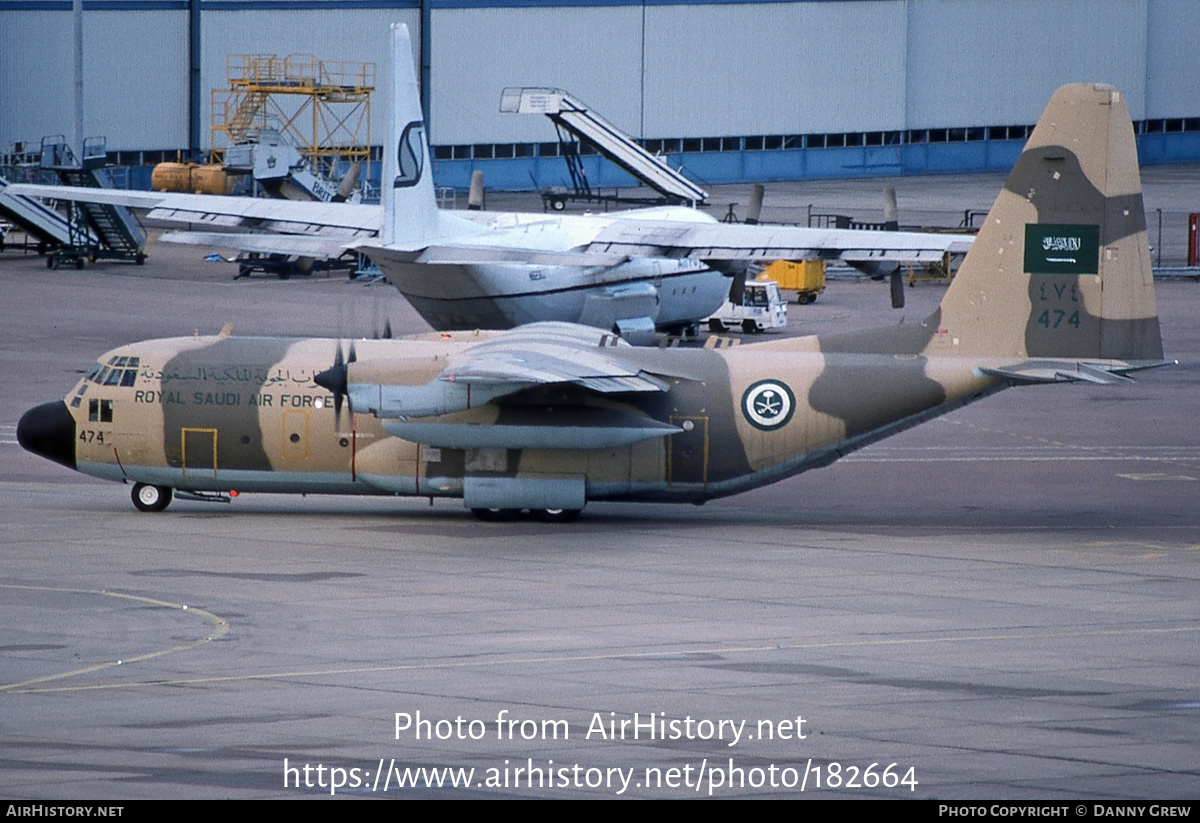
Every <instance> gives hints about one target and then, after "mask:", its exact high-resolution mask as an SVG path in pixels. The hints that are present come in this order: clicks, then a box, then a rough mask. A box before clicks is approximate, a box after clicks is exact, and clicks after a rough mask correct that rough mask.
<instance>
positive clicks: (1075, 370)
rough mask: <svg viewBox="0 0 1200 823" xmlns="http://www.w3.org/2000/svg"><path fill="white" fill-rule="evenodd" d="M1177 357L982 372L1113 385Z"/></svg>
mask: <svg viewBox="0 0 1200 823" xmlns="http://www.w3.org/2000/svg"><path fill="white" fill-rule="evenodd" d="M1174 362H1175V361H1172V360H1157V361H1150V362H1144V363H1117V364H1114V363H1083V362H1071V361H1030V362H1028V363H1021V364H1018V365H1014V366H1006V367H1004V368H983V367H981V368H980V369H979V371H980V373H982V374H986V375H990V376H991V377H999V378H1001V379H1003V380H1007V381H1009V382H1010V383H1014V384H1018V385H1022V384H1036V383H1096V384H1099V385H1112V384H1114V383H1130V382H1132V378H1130V377H1128V376H1126V375H1127V373H1128V372H1132V371H1141V370H1143V369H1153V368H1157V367H1159V366H1169V365H1172V364H1173V363H1174Z"/></svg>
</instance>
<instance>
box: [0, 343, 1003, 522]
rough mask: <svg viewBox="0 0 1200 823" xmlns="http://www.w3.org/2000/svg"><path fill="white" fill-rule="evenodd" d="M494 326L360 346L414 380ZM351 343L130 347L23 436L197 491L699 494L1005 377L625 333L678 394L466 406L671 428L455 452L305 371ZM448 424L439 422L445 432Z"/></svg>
mask: <svg viewBox="0 0 1200 823" xmlns="http://www.w3.org/2000/svg"><path fill="white" fill-rule="evenodd" d="M492 334H493V333H486V332H485V333H480V332H470V333H463V334H450V335H429V336H427V337H426V338H425V339H405V340H376V341H371V340H367V341H357V342H356V345H357V357H358V361H359V363H370V362H371V361H372V360H378V361H379V362H381V363H386V364H387V369H388V371H389V373H391V374H393V375H394V376H395V380H396V381H397V382H399V383H403V384H411V385H420V384H423V383H425V382H426V381H429V380H431V379H433V378H435V377H436V376H437V374H438V373H439V371H440V370H441V369H442V368H443V367H444V366H445V365H446V363H447V362H448V360H449V358H450V357H452V356H453V355H454V354H456V353H457V352H458V351H460V350H461V349H462V348H463V347H464V346H466V345H469V344H471V343H478V342H480V341H481V340H485V339H488V338H489V337H490V336H491V335H492ZM340 345H342V344H341V343H340V342H339V341H336V340H327V339H276V338H237V337H193V338H175V339H170V340H157V341H148V342H144V343H137V344H131V345H128V346H122V347H120V348H118V349H115V350H113V351H111V352H109V353H107V354H105V355H103V356H102V357H101V358H100V360H99V362H97V363H96V364H95V366H94V367H93V368H92V370H91V371H90V372H89V374H88V375H87V376H86V377H85V378H84V379H82V380H81V381H80V382H79V383H78V385H77V386H76V387H75V389H74V390H73V391H72V392H71V393H70V394H69V395H68V396H67V397H66V398H65V400H63V401H60V402H56V403H48V404H45V405H43V406H40V407H38V408H36V409H33V410H31V411H30V412H29V413H27V414H26V415H25V417H24V418H22V421H21V425H20V427H19V429H20V431H19V434H20V439H21V442H22V444H23V445H25V447H26V448H28V449H30V450H31V451H35V452H37V453H39V454H42V455H43V456H45V457H48V458H50V459H53V460H56V461H57V462H60V463H63V464H65V465H69V466H70V467H71V468H74V469H76V470H78V471H80V472H83V473H85V474H89V475H93V476H96V477H102V478H105V479H109V480H117V481H124V482H134V483H142V484H151V485H155V486H161V487H168V488H174V489H180V490H189V491H198V492H204V491H217V492H228V491H238V492H243V491H246V492H253V491H259V492H303V493H333V494H396V495H418V496H429V497H436V496H450V497H456V496H462V495H463V494H464V484H465V483H466V484H469V483H471V482H475V481H477V480H479V479H480V478H482V479H484V480H487V479H489V478H491V479H496V480H501V481H503V480H509V479H516V480H520V479H521V478H536V479H539V482H540V480H544V479H550V480H555V479H556V478H558V479H562V481H563V482H571V483H577V484H579V488H580V489H581V490H582V492H583V495H584V496H585V497H586V499H587V500H658V501H678V502H702V501H703V500H706V499H709V498H713V497H719V496H724V495H728V494H733V493H736V492H740V491H744V490H746V489H750V488H753V487H755V486H760V485H763V484H765V483H769V482H773V481H776V480H779V479H781V478H783V477H786V476H789V475H792V474H796V473H798V472H800V471H804V470H805V469H808V468H812V467H816V466H820V465H825V464H828V463H830V462H832V461H833V460H835V459H837V458H838V457H839V456H841V455H842V454H844V453H846V452H848V451H851V450H853V449H854V448H857V447H860V446H862V445H865V444H867V443H869V442H873V441H874V440H876V439H878V438H879V437H882V436H886V435H887V434H890V433H893V432H895V431H899V430H901V429H902V428H906V427H907V426H910V425H914V424H915V423H917V422H920V421H921V420H924V419H928V418H929V417H930V416H935V415H936V414H939V413H942V412H944V411H946V410H949V409H950V408H954V407H956V406H957V405H960V404H961V403H963V402H968V401H969V400H972V399H975V398H977V397H981V396H983V395H984V394H986V393H988V391H990V390H991V388H994V387H995V384H996V381H994V380H992V379H989V378H986V377H980V376H978V375H977V374H975V373H973V371H972V370H971V369H970V368H969V367H968V366H967V365H966V364H964V363H962V362H959V361H958V360H956V359H955V358H947V359H945V360H936V359H929V358H926V357H917V356H911V355H896V354H875V355H865V354H854V353H846V352H836V351H822V347H821V341H820V340H819V339H818V338H803V339H792V340H781V341H776V342H773V343H765V344H758V345H752V346H740V347H733V348H729V349H717V350H704V349H695V350H679V349H673V350H668V351H660V350H655V349H638V348H633V347H624V348H623V349H622V350H621V351H620V352H618V353H617V354H616V355H612V356H619V357H620V358H622V359H627V360H628V361H629V362H630V363H631V364H632V365H633V366H635V367H637V368H640V369H642V370H643V371H644V372H645V373H648V374H654V375H657V376H658V378H657V379H660V380H662V381H664V382H665V383H666V385H667V389H666V391H663V392H650V393H645V392H643V393H627V394H617V395H604V396H600V395H596V394H594V393H590V392H585V391H582V390H580V389H579V388H578V387H576V386H571V385H548V386H543V387H539V388H537V389H536V390H532V391H527V392H523V393H521V394H518V395H516V396H514V397H509V398H502V399H500V400H499V401H496V402H489V403H485V404H483V405H481V406H480V407H478V408H474V409H470V410H469V411H467V412H464V413H462V414H460V415H459V417H458V418H456V420H458V421H459V422H460V423H461V422H462V421H464V420H465V421H467V422H468V423H472V424H477V425H480V426H487V425H490V424H496V425H517V426H520V425H523V424H522V421H531V426H532V427H533V429H532V430H533V431H534V434H533V435H532V436H533V437H534V438H535V440H536V438H537V433H536V432H537V431H538V429H537V427H539V426H541V427H550V426H554V425H556V422H555V421H556V417H555V415H559V416H560V417H561V419H562V420H563V421H567V420H569V419H570V418H571V415H572V414H574V415H576V417H581V416H582V417H587V418H588V419H589V420H595V419H602V418H603V417H604V415H609V416H611V417H613V418H620V419H621V420H624V421H628V420H631V419H635V418H637V419H640V420H641V421H642V422H643V424H645V425H658V426H659V427H660V428H662V429H664V430H665V429H670V430H671V431H672V432H673V433H670V434H664V433H663V432H658V433H657V434H655V435H654V436H647V437H645V438H643V439H639V440H636V441H635V442H616V443H615V444H614V443H608V444H606V445H601V446H597V445H596V442H592V441H590V440H589V439H588V438H586V437H581V438H580V442H579V443H578V446H577V447H572V448H562V447H561V445H562V444H561V443H556V444H555V445H554V447H545V448H539V447H536V444H535V446H534V447H525V448H455V447H447V446H444V445H439V444H438V443H436V442H432V443H431V442H425V443H423V442H414V441H411V440H406V439H403V438H401V437H397V436H394V435H393V434H390V433H389V432H388V431H387V428H385V424H388V423H394V421H381V420H379V419H376V418H375V417H374V416H372V415H370V414H355V413H354V412H353V411H352V410H349V409H343V410H340V411H339V410H338V409H336V408H335V405H337V404H335V397H334V396H333V394H332V393H331V392H330V391H329V390H327V389H324V388H322V387H321V386H319V385H317V384H316V383H315V382H314V381H313V377H314V376H315V375H317V374H318V373H320V372H321V371H322V370H324V369H326V368H328V366H329V364H330V363H331V362H333V361H334V359H335V357H336V352H337V350H338V347H339V346H340ZM418 422H420V421H418ZM437 423H438V421H437V420H436V419H434V420H432V424H433V426H434V427H433V428H432V429H428V430H429V431H433V432H435V434H434V435H433V436H431V438H430V439H431V440H435V441H436V439H437V436H436V432H437V431H438V429H437ZM596 431H597V433H599V432H600V431H601V430H600V429H596ZM599 439H601V438H599V437H597V440H599ZM546 440H547V442H549V441H551V440H553V438H551V437H549V436H548V437H547V438H546Z"/></svg>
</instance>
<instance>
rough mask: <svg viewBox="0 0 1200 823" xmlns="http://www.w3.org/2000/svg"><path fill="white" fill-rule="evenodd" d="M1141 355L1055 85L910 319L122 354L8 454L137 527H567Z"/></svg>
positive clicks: (1140, 265) (1145, 318)
mask: <svg viewBox="0 0 1200 823" xmlns="http://www.w3.org/2000/svg"><path fill="white" fill-rule="evenodd" d="M392 173H393V174H394V173H395V172H394V171H393V172H392ZM1162 357H1163V353H1162V342H1161V338H1160V335H1159V325H1158V314H1157V308H1156V306H1155V299H1154V286H1153V281H1152V278H1151V272H1150V263H1149V251H1148V248H1147V245H1146V229H1145V214H1144V211H1143V204H1142V196H1141V181H1140V178H1139V174H1138V168H1137V158H1136V151H1135V145H1134V136H1133V129H1132V126H1131V124H1130V120H1129V114H1128V112H1127V110H1126V107H1125V104H1124V102H1123V101H1122V99H1121V96H1120V94H1118V92H1117V91H1116V90H1115V89H1113V88H1111V87H1109V86H1103V85H1072V86H1064V87H1063V88H1061V89H1059V90H1058V91H1057V92H1056V93H1055V95H1054V96H1053V98H1052V99H1051V101H1050V103H1049V105H1048V106H1047V108H1046V110H1045V112H1044V113H1043V114H1042V117H1041V119H1040V120H1039V122H1038V125H1037V127H1036V128H1035V129H1034V132H1033V134H1032V135H1031V136H1030V138H1029V142H1028V143H1027V145H1026V147H1025V150H1024V152H1023V153H1022V154H1021V156H1020V158H1019V159H1018V161H1017V164H1016V166H1015V168H1014V169H1013V171H1012V173H1011V174H1010V176H1009V178H1008V180H1007V182H1006V183H1005V185H1004V188H1003V190H1002V191H1001V192H1000V194H999V196H998V197H997V199H996V202H995V205H994V206H993V207H992V210H991V212H990V213H989V214H988V218H987V222H986V224H985V225H984V226H983V228H982V229H981V230H980V233H979V235H978V237H977V239H976V241H975V243H974V246H973V248H972V249H971V251H970V253H969V254H968V255H967V257H966V259H965V260H964V262H963V264H962V266H961V268H960V269H959V272H958V274H957V276H956V277H955V278H954V280H953V282H952V283H951V285H950V287H949V288H948V290H947V292H946V294H945V296H944V298H943V300H942V302H941V305H940V306H939V307H938V309H937V310H936V311H934V312H933V314H931V315H930V316H929V317H927V318H926V319H925V320H924V321H922V322H920V323H910V324H899V325H895V326H891V327H888V328H883V329H877V330H873V331H857V332H846V333H838V334H829V335H819V336H815V337H797V338H790V339H783V340H772V341H770V342H763V343H756V344H747V345H741V346H735V347H731V348H714V349H681V348H673V349H671V348H668V349H647V348H637V347H633V346H630V345H628V344H626V343H625V342H624V341H623V340H621V339H620V338H619V337H618V336H616V335H614V334H612V333H609V332H605V331H603V330H600V329H595V328H590V327H586V326H577V325H572V324H566V323H544V324H534V325H529V326H524V327H521V328H517V329H514V330H511V331H502V332H462V333H458V332H454V333H442V334H437V333H433V334H428V335H423V336H417V337H412V338H407V339H394V340H370V341H359V342H357V343H356V344H354V345H352V346H349V347H347V346H346V345H345V344H344V343H342V342H341V341H338V340H324V339H262V338H239V337H235V336H231V335H228V334H222V335H219V336H216V337H199V336H197V337H190V338H178V339H172V340H156V341H149V342H143V343H132V344H129V345H126V346H121V347H119V348H117V349H115V350H113V351H111V352H109V353H107V354H105V355H103V356H102V357H101V358H100V360H99V362H98V363H96V365H95V367H94V368H93V369H92V371H91V372H89V373H88V375H87V376H86V377H85V378H84V379H83V380H81V381H80V382H79V384H78V385H77V386H76V387H75V389H74V390H72V391H71V393H70V394H68V395H67V397H66V399H65V400H64V401H56V402H53V403H47V404H45V405H42V406H39V407H37V408H35V409H32V410H30V411H29V412H27V413H26V414H25V415H24V417H22V418H21V421H20V424H19V426H18V438H19V440H20V442H21V444H22V445H23V446H24V447H25V448H26V449H29V450H30V451H33V452H36V453H38V454H41V455H43V456H45V457H48V458H50V459H51V460H55V461H57V462H59V463H62V464H64V465H67V466H69V467H71V468H73V469H76V470H78V471H81V472H84V473H86V474H90V475H95V476H98V477H103V478H108V479H111V480H118V481H123V482H126V483H133V484H134V487H133V499H134V503H135V504H136V505H137V506H138V508H140V509H143V510H154V509H162V508H164V507H165V506H166V504H167V503H168V502H169V501H170V499H171V495H172V490H179V491H181V492H188V493H192V494H210V495H215V494H222V493H229V492H230V491H231V490H237V491H239V492H242V491H246V492H252V491H260V492H307V493H318V492H327V493H347V494H367V493H374V494H393V495H420V496H428V497H431V498H432V497H438V496H447V497H462V498H463V500H464V502H465V505H466V506H467V507H469V508H470V509H472V510H473V511H474V512H476V513H477V514H478V515H479V516H481V517H485V518H488V517H505V516H508V515H509V514H511V513H512V512H514V511H517V510H522V509H529V510H531V511H533V512H534V513H535V514H537V515H538V516H540V517H542V518H544V519H570V518H571V517H573V516H574V515H575V514H577V513H578V512H579V511H580V510H581V509H582V508H583V507H584V505H585V503H586V502H587V501H590V500H626V501H628V500H647V501H681V502H694V503H699V502H703V501H705V500H707V499H710V498H714V497H720V496H724V495H730V494H735V493H737V492H741V491H745V490H747V489H751V488H755V487H757V486H761V485H764V484H767V483H771V482H774V481H777V480H780V479H782V478H785V477H788V476H790V475H793V474H796V473H798V472H802V471H805V470H807V469H811V468H816V467H818V466H824V465H827V464H829V463H831V462H833V461H834V460H837V459H838V458H839V457H841V456H843V455H845V454H847V453H848V452H851V451H853V450H855V449H858V448H861V447H863V446H866V445H868V444H870V443H872V442H875V441H877V440H879V439H881V438H883V437H887V436H889V435H891V434H895V433H897V432H899V431H902V430H904V429H907V428H909V427H911V426H914V425H916V424H918V423H920V422H923V421H925V420H929V419H932V418H934V417H937V416H939V415H942V414H945V413H947V412H949V411H951V410H953V409H956V408H958V407H960V406H962V405H965V404H967V403H971V402H973V401H975V400H979V399H981V398H983V397H986V396H988V395H990V394H992V393H995V392H997V391H999V390H1001V389H1004V388H1007V387H1010V386H1016V385H1024V384H1040V383H1063V382H1075V381H1083V382H1090V383H1116V382H1120V381H1125V380H1128V379H1129V378H1128V377H1126V375H1127V373H1129V372H1133V371H1136V370H1139V369H1145V368H1151V367H1154V366H1159V365H1164V364H1165V362H1166V361H1164V360H1163V359H1162Z"/></svg>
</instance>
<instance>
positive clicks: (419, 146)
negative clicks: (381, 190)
mask: <svg viewBox="0 0 1200 823" xmlns="http://www.w3.org/2000/svg"><path fill="white" fill-rule="evenodd" d="M424 158H425V124H424V123H422V122H421V121H420V120H414V121H413V122H411V123H409V124H408V125H407V126H405V127H404V133H403V134H401V135H400V143H399V145H397V146H396V179H395V181H394V182H393V183H392V188H394V189H404V188H408V187H409V186H415V185H417V182H418V181H419V180H420V179H421V172H422V171H423V169H422V168H421V167H422V166H423V165H424Z"/></svg>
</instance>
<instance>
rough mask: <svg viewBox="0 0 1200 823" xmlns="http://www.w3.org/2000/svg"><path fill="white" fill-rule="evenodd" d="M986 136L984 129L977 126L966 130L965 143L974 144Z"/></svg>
mask: <svg viewBox="0 0 1200 823" xmlns="http://www.w3.org/2000/svg"><path fill="white" fill-rule="evenodd" d="M986 134H987V131H986V129H983V128H981V127H979V126H976V127H975V128H971V129H967V142H968V143H974V142H976V141H978V140H982V139H984V137H985V136H986Z"/></svg>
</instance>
